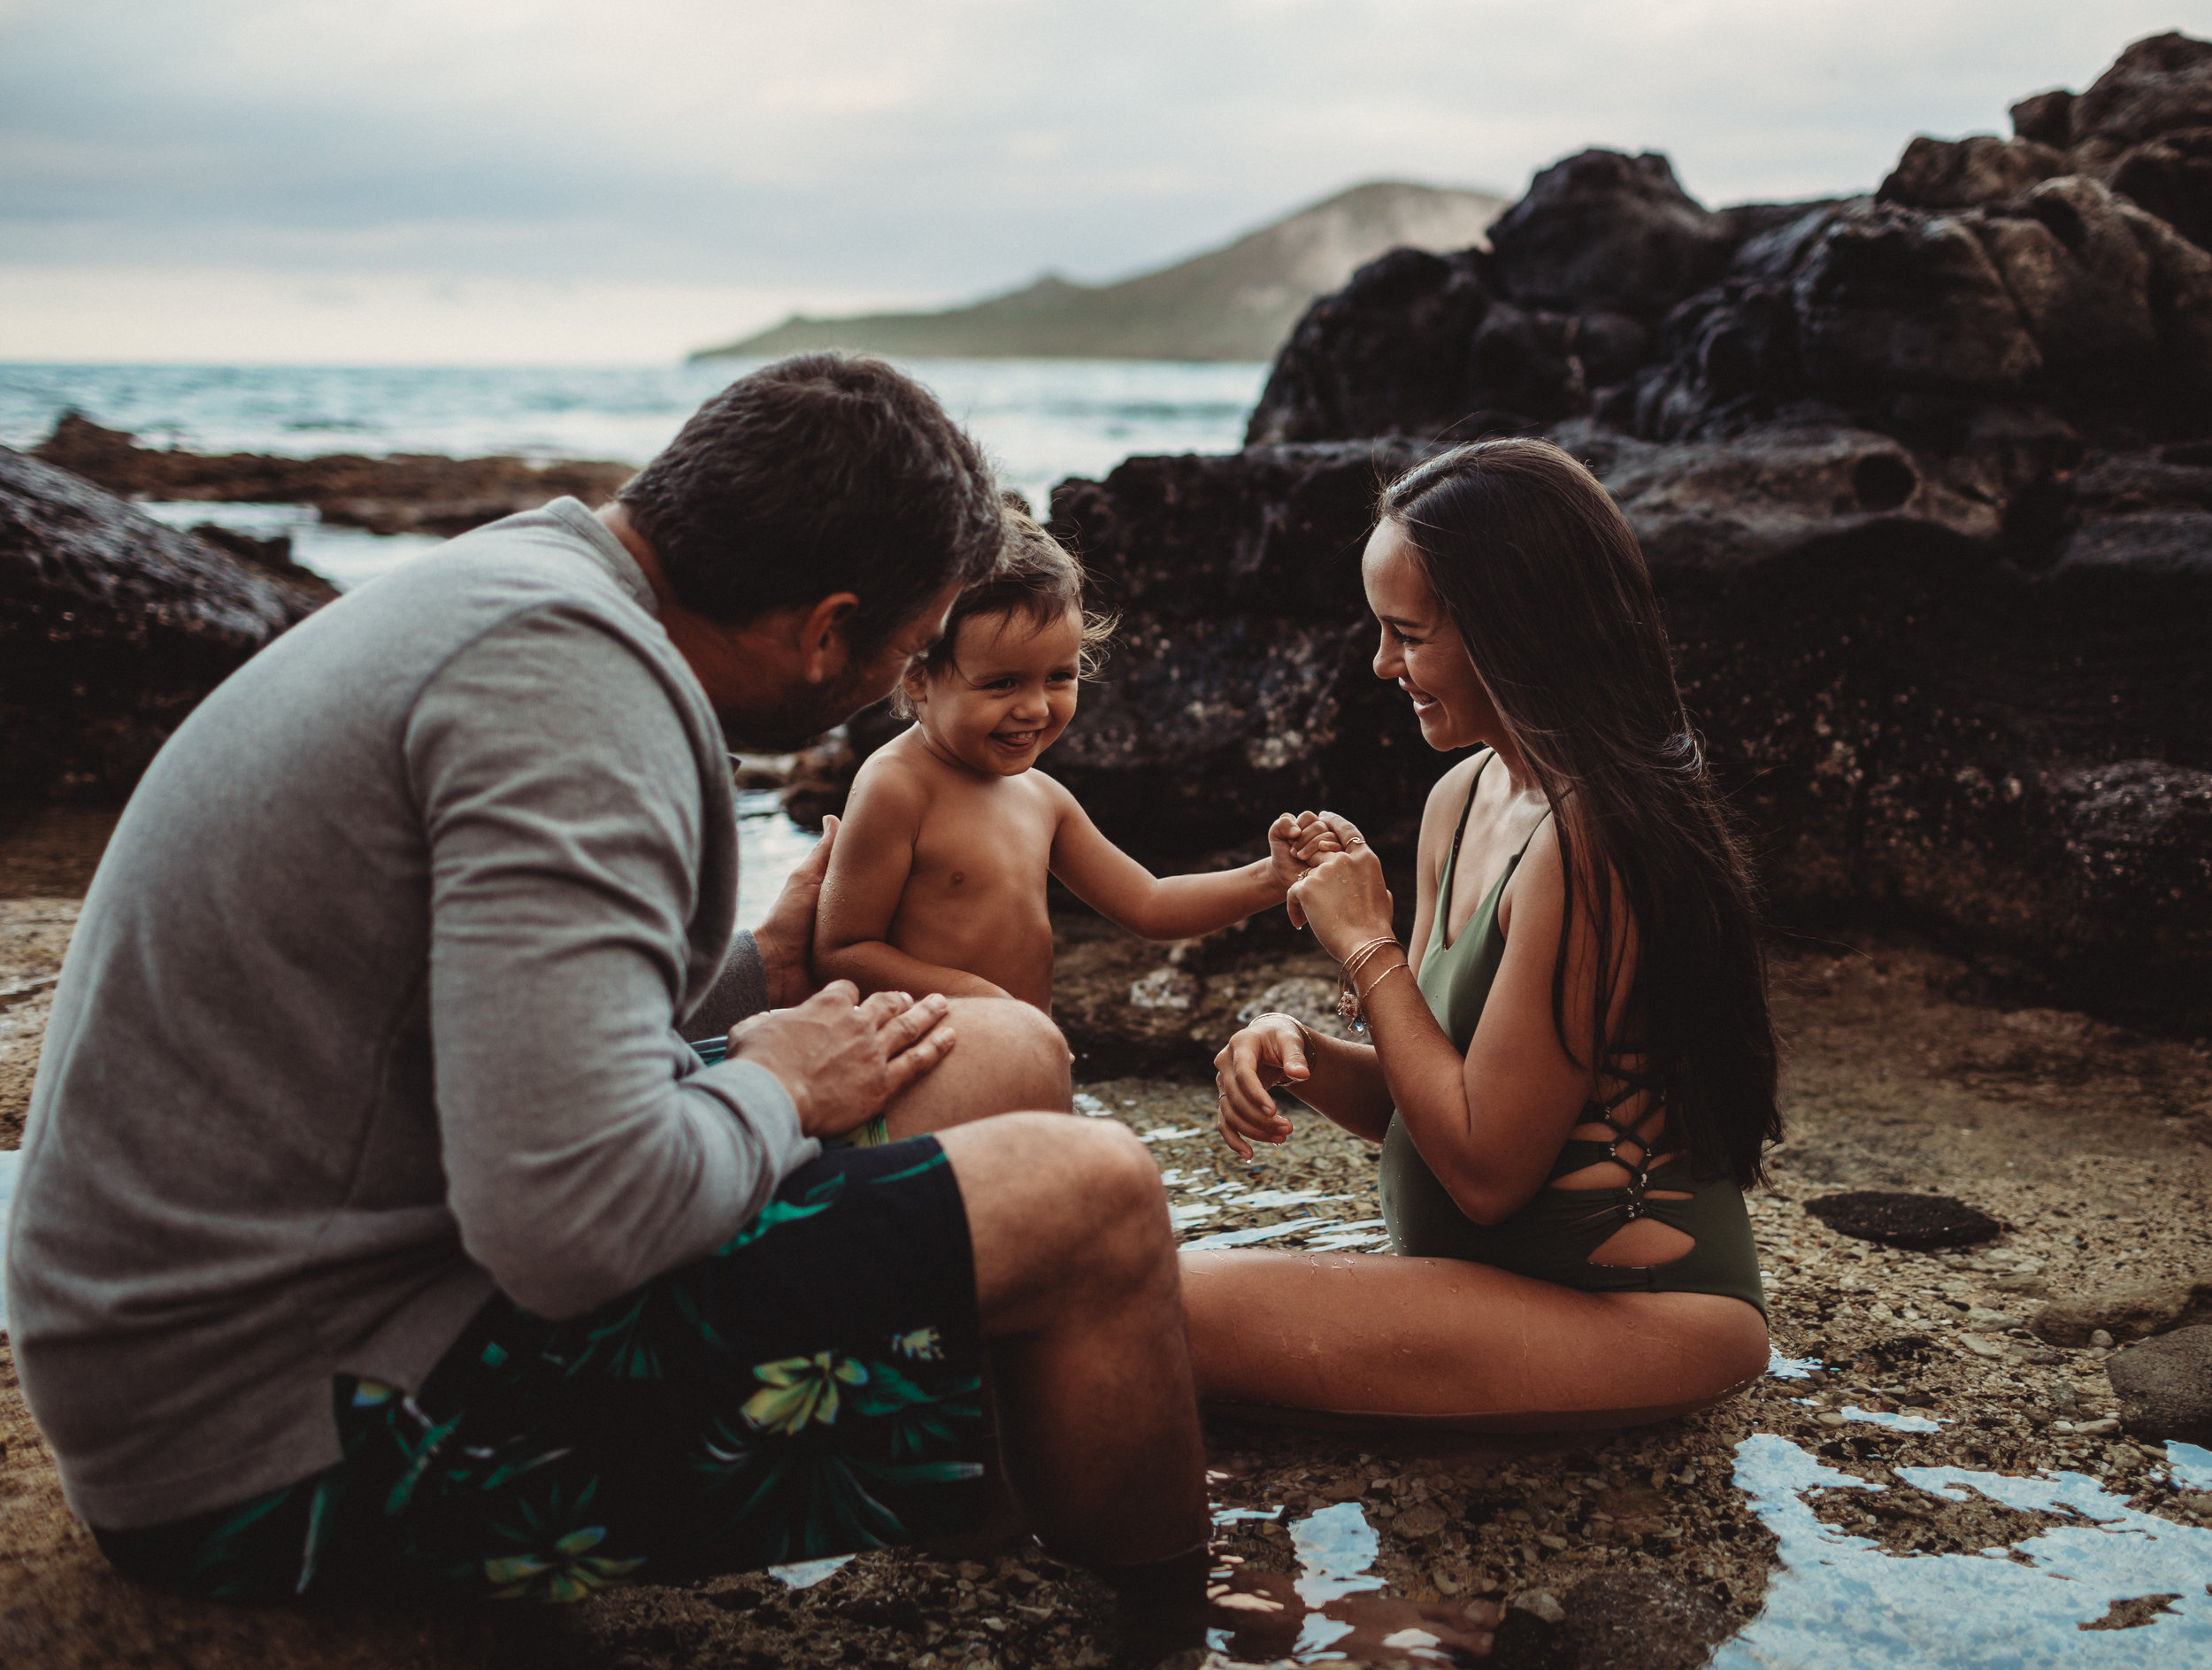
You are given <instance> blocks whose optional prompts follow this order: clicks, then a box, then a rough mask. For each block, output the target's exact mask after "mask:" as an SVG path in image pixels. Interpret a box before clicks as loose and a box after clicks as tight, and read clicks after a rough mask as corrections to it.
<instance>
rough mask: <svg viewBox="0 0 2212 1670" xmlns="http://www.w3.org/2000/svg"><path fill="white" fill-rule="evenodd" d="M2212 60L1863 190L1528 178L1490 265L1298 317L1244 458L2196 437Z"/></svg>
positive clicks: (2181, 53)
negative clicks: (1617, 431) (1786, 425)
mask: <svg viewBox="0 0 2212 1670" xmlns="http://www.w3.org/2000/svg"><path fill="white" fill-rule="evenodd" d="M2208 112H2212V43H2208V42H2199V41H2193V40H2191V39H2189V38H2188V37H2186V36H2184V35H2162V36H2159V37H2156V38H2155V39H2154V40H2150V41H2144V42H2138V43H2137V44H2136V45H2135V46H2132V47H2131V48H2129V49H2128V50H2127V51H2126V52H2125V53H2124V54H2123V55H2122V56H2121V58H2120V59H2119V61H2118V62H2117V63H2116V64H2115V65H2114V66H2113V68H2112V69H2111V70H2110V71H2108V73H2106V75H2104V76H2103V77H2102V78H2101V79H2100V80H2099V81H2098V82H2097V84H2096V85H2095V86H2094V87H2093V88H2092V89H2090V91H2089V92H2087V93H2085V94H2082V95H2080V96H2078V97H2077V96H2074V95H2071V94H2068V93H2063V92H2059V93H2051V94H2045V95H2039V96H2038V97H2037V98H2035V99H2032V100H2029V101H2025V102H2024V104H2022V105H2021V106H2019V107H2018V108H2017V109H2016V112H2015V122H2016V126H2017V127H2019V136H2017V137H2016V138H2013V139H2009V140H2007V139H2000V138H1997V137H1995V136H1993V135H1973V136H1970V137H1969V138H1966V139H1962V140H1940V139H1933V138H1929V137H1926V136H1922V137H1920V138H1916V139H1915V140H1914V141H1913V142H1911V144H1910V145H1909V146H1908V147H1907V149H1906V150H1905V153H1904V155H1903V157H1902V158H1901V159H1900V160H1899V162H1898V165H1897V166H1896V168H1895V169H1894V170H1893V172H1892V173H1891V174H1890V175H1889V177H1888V179H1886V181H1884V182H1883V184H1882V188H1881V190H1880V192H1879V193H1878V195H1877V196H1875V197H1872V198H1858V199H1851V200H1846V201H1839V202H1822V203H1807V204H1744V205H1742V206H1740V207H1739V208H1735V209H1728V210H1723V211H1720V212H1708V211H1707V210H1705V209H1704V208H1702V207H1701V205H1699V204H1697V203H1696V202H1695V201H1694V199H1693V198H1691V197H1690V196H1688V195H1687V194H1686V193H1685V192H1684V191H1683V190H1682V189H1681V187H1680V185H1679V184H1678V183H1677V181H1676V180H1675V177H1674V173H1673V171H1672V169H1671V167H1670V166H1669V165H1668V163H1667V160H1666V158H1663V157H1660V156H1656V155H1650V154H1647V155H1645V156H1642V157H1637V158H1630V157H1625V156H1622V155H1620V154H1618V153H1617V152H1611V151H1601V150H1592V151H1585V152H1583V153H1581V154H1579V155H1578V156H1575V157H1571V158H1567V159H1565V160H1564V161H1563V162H1560V163H1558V164H1556V165H1554V166H1553V167H1551V168H1548V169H1546V170H1544V171H1543V172H1542V173H1540V174H1538V175H1537V177H1536V179H1535V181H1533V183H1532V185H1531V187H1530V189H1529V192H1528V195H1527V196H1525V198H1523V199H1522V201H1521V202H1520V203H1519V204H1516V205H1515V206H1514V208H1513V209H1511V210H1510V211H1509V212H1507V214H1506V215H1505V216H1504V217H1503V218H1502V219H1500V220H1499V221H1498V222H1497V224H1496V225H1495V226H1494V227H1492V228H1491V232H1490V239H1491V250H1490V253H1489V255H1488V257H1487V258H1484V257H1483V256H1482V255H1481V254H1479V252H1475V251H1469V252H1467V253H1466V254H1464V255H1461V256H1453V257H1448V258H1447V257H1437V256H1420V257H1416V256H1414V255H1412V253H1411V252H1409V251H1396V252H1394V253H1393V254H1392V255H1390V256H1386V257H1385V258H1383V259H1382V260H1380V261H1378V262H1376V263H1375V264H1373V265H1372V266H1370V267H1369V268H1368V269H1366V270H1365V272H1364V273H1363V274H1362V275H1361V276H1360V277H1359V278H1358V279H1356V280H1355V281H1354V283H1353V284H1352V285H1350V286H1348V288H1347V289H1344V290H1343V291H1340V292H1339V293H1338V294H1337V295H1336V296H1325V297H1324V298H1322V299H1321V300H1320V301H1318V302H1317V303H1315V304H1314V306H1313V308H1312V310H1311V311H1310V312H1309V313H1308V315H1307V317H1306V319H1305V320H1304V321H1303V322H1302V324H1301V326H1300V327H1299V328H1298V330H1297V331H1296V332H1295V333H1294V335H1293V336H1292V337H1291V339H1290V341H1289V342H1287V343H1286V345H1285V348H1284V350H1283V353H1282V355H1281V357H1280V358H1279V360H1278V362H1277V366H1276V369H1275V374H1274V375H1273V377H1271V380H1270V382H1269V385H1268V389H1267V392H1266V394H1265V395H1264V396H1263V398H1262V400H1261V403H1260V405H1259V407H1258V409H1257V410H1256V412H1254V414H1253V420H1252V425H1251V427H1250V430H1249V432H1248V436H1247V439H1248V442H1253V443H1258V442H1280V441H1323V440H1350V439H1356V438H1358V437H1359V436H1362V435H1379V434H1390V433H1395V434H1405V435H1441V436H1448V437H1450V438H1453V439H1467V438H1471V437H1474V436H1476V435H1483V434H1494V433H1509V432H1513V431H1515V430H1520V429H1528V428H1533V427H1540V426H1541V425H1543V424H1544V423H1547V422H1549V421H1555V420H1557V419H1562V418H1565V417H1571V416H1574V415H1578V414H1580V413H1583V412H1590V413H1592V414H1594V415H1595V416H1596V417H1597V418H1599V419H1601V421H1603V422H1605V423H1607V424H1609V425H1610V426H1613V427H1621V428H1625V429H1629V430H1632V432H1634V433H1635V434H1637V435H1641V436H1642V437H1644V438H1646V439H1647V440H1663V441H1678V440H1691V439H1700V438H1707V437H1726V436H1730V435H1737V434H1740V433H1742V432H1744V431H1745V430H1746V429H1748V428H1751V427H1756V426H1758V425H1761V424H1764V423H1768V422H1770V421H1773V420H1775V419H1777V418H1789V417H1790V416H1791V415H1792V414H1793V410H1794V411H1797V412H1799V414H1800V415H1802V413H1803V412H1804V411H1806V410H1809V411H1810V412H1811V413H1812V414H1813V415H1816V416H1817V417H1820V418H1823V419H1830V420H1846V421H1849V422H1851V423H1854V424H1856V425H1858V426H1860V427H1871V428H1876V429H1880V430H1884V431H1886V432H1888V433H1890V434H1893V435H1898V436H1899V437H1901V438H1904V439H1909V440H1910V441H1912V442H1913V443H1915V444H1917V445H1924V446H1928V447H1932V448H1933V449H1935V450H1939V451H1953V450H1958V444H1959V437H1961V436H1962V435H1965V434H1966V433H1967V432H1968V431H1970V430H1971V429H1972V428H1974V427H1976V426H1977V425H1981V426H1983V427H1986V426H1987V423H1988V421H1989V419H1988V418H1987V415H1986V414H1987V411H1988V409H1989V408H1990V407H1992V406H2003V407H2008V408H2010V409H2011V414H2010V417H2009V418H2008V419H2007V420H2008V421H2009V422H2011V423H2013V424H2014V425H2016V426H2017V425H2019V424H2022V423H2026V424H2030V425H2042V426H2045V427H2048V426H2049V425H2053V424H2057V425H2063V426H2065V427H2070V428H2072V429H2073V430H2075V431H2077V432H2078V433H2079V434H2080V435H2083V436H2085V438H2086V439H2087V440H2089V441H2090V442H2092V443H2105V444H2114V445H2121V444H2130V443H2141V442H2143V441H2145V440H2158V439H2175V438H2184V437H2193V436H2200V435H2206V434H2208V433H2212V254H2208V247H2207V246H2208V244H2212V113H2208Z"/></svg>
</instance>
